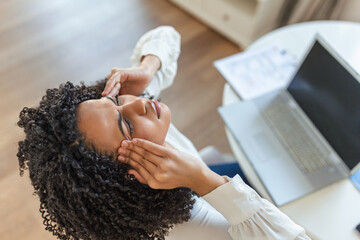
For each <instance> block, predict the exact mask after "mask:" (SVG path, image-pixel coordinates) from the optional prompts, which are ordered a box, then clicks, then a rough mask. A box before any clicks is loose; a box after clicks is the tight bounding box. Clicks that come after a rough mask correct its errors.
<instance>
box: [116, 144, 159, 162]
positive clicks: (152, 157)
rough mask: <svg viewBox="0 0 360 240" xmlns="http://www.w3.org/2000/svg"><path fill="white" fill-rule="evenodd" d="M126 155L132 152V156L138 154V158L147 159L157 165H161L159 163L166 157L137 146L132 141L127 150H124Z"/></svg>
mask: <svg viewBox="0 0 360 240" xmlns="http://www.w3.org/2000/svg"><path fill="white" fill-rule="evenodd" d="M123 153H124V154H125V155H126V156H129V155H130V154H131V156H136V157H138V158H141V159H140V160H142V159H145V160H147V161H149V162H151V163H153V164H155V165H159V163H161V162H162V161H163V160H164V158H163V157H161V156H158V155H156V154H154V153H152V152H149V151H148V150H146V149H144V148H141V147H138V146H135V145H134V144H132V143H130V144H129V146H128V147H127V149H126V152H123Z"/></svg>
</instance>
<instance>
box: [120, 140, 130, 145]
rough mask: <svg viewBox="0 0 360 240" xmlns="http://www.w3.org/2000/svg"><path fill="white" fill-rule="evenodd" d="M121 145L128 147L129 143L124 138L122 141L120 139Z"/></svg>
mask: <svg viewBox="0 0 360 240" xmlns="http://www.w3.org/2000/svg"><path fill="white" fill-rule="evenodd" d="M121 146H122V147H128V146H129V144H128V143H127V142H126V141H125V140H124V141H122V143H121Z"/></svg>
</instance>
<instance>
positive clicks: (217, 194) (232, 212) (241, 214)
mask: <svg viewBox="0 0 360 240" xmlns="http://www.w3.org/2000/svg"><path fill="white" fill-rule="evenodd" d="M203 198H204V199H205V200H206V201H207V202H208V203H209V204H210V205H212V206H213V207H214V208H215V209H216V210H217V211H219V212H220V213H221V214H222V215H223V216H224V217H225V218H226V219H227V220H228V222H229V223H230V224H231V225H236V224H239V223H241V222H243V221H245V220H246V219H248V218H250V217H251V216H252V215H254V214H255V213H256V212H257V211H258V210H259V209H260V208H261V204H262V203H261V198H260V196H259V195H258V194H257V193H256V192H255V190H253V189H252V188H250V187H249V186H248V185H246V184H245V183H244V181H243V180H242V179H241V177H240V176H239V175H236V176H235V177H233V178H232V179H230V181H229V182H228V183H225V184H223V185H221V186H220V187H218V188H216V189H215V190H213V191H212V192H210V193H208V194H206V195H205V196H203Z"/></svg>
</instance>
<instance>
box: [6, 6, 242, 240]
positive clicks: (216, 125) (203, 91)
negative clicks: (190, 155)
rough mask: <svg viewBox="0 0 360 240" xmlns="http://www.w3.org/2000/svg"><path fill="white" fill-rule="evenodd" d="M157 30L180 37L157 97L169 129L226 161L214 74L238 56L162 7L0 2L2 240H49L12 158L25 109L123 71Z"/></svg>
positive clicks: (213, 34) (200, 28)
mask: <svg viewBox="0 0 360 240" xmlns="http://www.w3.org/2000/svg"><path fill="white" fill-rule="evenodd" d="M159 25H172V26H174V27H175V28H176V29H177V30H178V31H179V32H180V34H181V35H182V53H181V56H180V59H179V68H178V74H177V77H176V79H175V83H174V84H173V86H172V87H171V88H169V89H167V90H166V91H164V92H163V94H162V97H161V98H162V101H163V102H164V103H167V104H168V105H169V107H170V109H171V110H172V116H173V122H174V124H175V125H176V126H177V127H178V129H179V130H180V131H182V132H183V133H184V134H185V135H186V136H188V137H189V138H190V139H191V140H192V141H193V142H194V144H195V146H196V147H197V148H198V149H201V148H203V147H205V146H207V145H214V146H216V147H217V148H218V149H220V151H221V152H223V153H230V152H231V150H230V148H229V145H228V142H227V139H226V136H225V133H224V128H223V123H222V121H221V119H220V117H219V115H218V113H217V111H216V108H217V107H218V106H220V105H221V98H222V91H223V85H224V80H223V79H222V78H221V76H220V75H219V74H218V73H217V72H216V70H215V69H214V67H213V66H212V62H213V61H214V60H216V59H219V58H222V57H225V56H228V55H230V54H233V53H236V52H239V51H240V49H239V48H238V47H237V46H235V45H234V44H232V43H231V42H229V41H228V40H226V39H225V38H224V37H222V36H221V35H219V34H217V33H216V32H214V31H213V30H211V29H209V28H208V27H207V26H205V25H203V24H202V23H201V22H199V21H198V20H196V19H194V18H193V17H192V16H190V15H188V14H187V13H185V12H183V11H182V10H180V9H179V8H177V7H176V6H175V5H172V4H171V3H169V2H168V1H166V0H151V1H150V0H142V1H141V0H131V1H129V0H121V1H120V0H118V1H115V0H113V1H111V0H102V1H100V0H98V1H86V0H77V1H72V0H51V1H45V0H3V1H0V96H1V101H0V110H1V117H0V239H1V240H19V239H26V240H28V239H29V240H32V239H34V240H35V239H36V240H42V239H54V238H53V237H52V236H51V235H50V234H49V233H47V232H45V230H44V227H43V225H42V219H41V217H40V213H39V211H38V209H39V202H38V200H37V197H36V196H34V195H32V192H33V190H32V187H31V185H30V182H29V180H28V177H27V175H25V177H23V178H21V177H20V176H19V173H18V163H17V158H16V152H17V142H18V141H19V140H20V139H21V138H22V136H23V135H22V133H21V130H20V129H19V128H18V127H17V126H16V122H17V120H18V114H19V112H20V110H21V109H22V107H24V106H35V105H36V104H37V103H38V102H39V100H40V98H41V96H42V95H43V94H44V92H45V90H46V89H47V88H50V87H57V86H58V85H59V84H60V83H62V82H64V81H68V80H70V81H73V82H75V83H79V82H80V81H84V82H86V83H92V82H93V81H95V80H98V79H101V78H103V77H104V76H106V74H107V73H108V72H109V70H110V69H111V68H112V67H128V66H129V58H130V56H131V53H132V49H133V48H134V46H135V43H136V41H137V39H138V38H139V37H140V36H141V35H142V34H143V33H145V32H146V31H148V30H150V29H151V28H154V27H156V26H159Z"/></svg>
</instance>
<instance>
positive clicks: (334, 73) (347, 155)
mask: <svg viewBox="0 0 360 240" xmlns="http://www.w3.org/2000/svg"><path fill="white" fill-rule="evenodd" d="M287 90H288V91H289V92H290V94H291V95H292V96H293V98H294V99H295V100H296V102H297V103H298V104H299V105H300V107H301V108H302V109H303V111H304V112H305V113H306V114H307V116H308V117H309V118H310V119H311V121H312V122H313V123H314V125H315V126H316V127H317V128H318V130H319V131H320V132H321V133H322V135H323V136H324V137H325V138H326V139H327V141H328V142H329V143H330V145H331V146H332V147H333V149H334V150H335V151H336V152H337V153H338V155H339V156H340V157H341V158H342V159H343V161H344V162H345V164H346V165H347V166H348V167H349V168H350V169H352V168H353V167H354V166H355V165H356V164H357V163H358V162H359V160H360V83H359V82H358V81H357V80H356V78H355V77H354V76H352V75H351V74H350V73H349V72H348V71H347V70H346V69H345V68H344V67H343V66H342V65H341V64H340V63H339V62H338V61H337V60H336V59H335V58H334V57H333V56H332V55H331V54H330V53H329V52H328V51H327V50H326V49H325V48H324V47H323V46H322V45H321V44H320V42H319V41H316V42H315V44H314V45H313V47H312V49H311V50H310V52H309V53H308V55H307V56H306V58H305V60H304V62H303V64H302V65H301V67H300V68H299V70H298V72H297V73H296V75H295V77H294V79H293V80H292V82H291V83H290V85H289V87H288V89H287Z"/></svg>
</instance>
